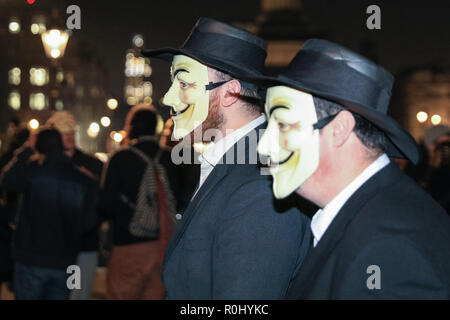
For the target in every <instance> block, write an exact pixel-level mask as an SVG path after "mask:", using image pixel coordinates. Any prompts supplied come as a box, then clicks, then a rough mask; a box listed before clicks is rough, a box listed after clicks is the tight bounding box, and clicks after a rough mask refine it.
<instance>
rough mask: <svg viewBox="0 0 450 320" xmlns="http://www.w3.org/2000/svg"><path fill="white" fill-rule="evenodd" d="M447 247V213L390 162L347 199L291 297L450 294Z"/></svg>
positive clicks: (309, 257) (434, 296)
mask: <svg viewBox="0 0 450 320" xmlns="http://www.w3.org/2000/svg"><path fill="white" fill-rule="evenodd" d="M449 246H450V219H449V217H448V215H447V214H446V212H445V211H444V210H443V209H442V208H441V207H440V206H439V205H438V204H437V203H436V202H435V201H434V200H433V199H432V198H431V197H430V196H429V195H428V194H427V193H425V192H424V191H423V190H422V189H421V188H420V187H419V186H418V185H416V184H415V183H414V182H413V181H412V180H411V179H410V178H409V177H407V176H406V175H404V174H403V173H402V172H401V171H400V170H399V169H398V167H397V166H396V165H395V164H394V163H391V164H389V165H388V166H386V167H385V168H383V169H382V170H380V171H379V172H377V173H376V174H375V175H374V176H373V177H371V178H370V179H369V180H368V181H367V182H366V183H365V184H364V185H363V186H362V187H361V188H360V189H358V190H357V191H356V192H355V193H354V194H353V195H352V196H351V197H350V199H349V200H348V201H347V202H346V203H345V204H344V206H343V207H342V209H341V210H340V211H339V213H338V214H337V216H336V217H335V218H334V220H333V221H332V223H331V224H330V226H329V228H328V229H327V231H326V232H325V234H324V235H323V237H322V238H321V240H320V241H319V242H318V244H317V246H316V247H315V248H313V249H311V250H310V252H309V253H308V255H307V257H306V258H305V260H304V263H303V265H302V267H301V268H300V270H299V272H298V273H297V275H296V277H295V279H294V280H293V281H292V283H291V285H290V288H289V292H288V294H287V298H288V299H449V298H450V248H449ZM371 266H376V267H371ZM377 267H379V270H378V271H379V272H378V271H373V270H374V269H372V268H377ZM378 276H379V278H378V279H379V280H380V282H379V285H380V286H379V287H380V289H377V288H376V287H375V288H373V285H374V284H376V282H375V279H376V278H375V277H378ZM368 283H369V286H368ZM369 287H371V288H372V289H369Z"/></svg>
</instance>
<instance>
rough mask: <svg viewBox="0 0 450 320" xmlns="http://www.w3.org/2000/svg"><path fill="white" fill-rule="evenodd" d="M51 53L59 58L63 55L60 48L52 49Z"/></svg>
mask: <svg viewBox="0 0 450 320" xmlns="http://www.w3.org/2000/svg"><path fill="white" fill-rule="evenodd" d="M50 55H51V56H52V58H55V59H56V58H58V57H59V56H60V55H61V51H59V49H52V50H51V51H50Z"/></svg>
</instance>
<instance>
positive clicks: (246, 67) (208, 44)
mask: <svg viewBox="0 0 450 320" xmlns="http://www.w3.org/2000/svg"><path fill="white" fill-rule="evenodd" d="M142 54H143V55H145V56H148V57H153V58H158V59H163V60H168V61H172V59H173V57H174V56H175V55H186V56H189V57H191V58H193V59H196V60H198V61H199V62H201V63H202V64H205V65H208V66H211V67H213V68H215V69H218V70H220V71H223V72H225V73H228V74H230V75H231V76H233V77H236V78H238V77H239V76H242V75H244V76H255V75H260V74H261V72H262V71H263V68H264V61H265V59H266V56H267V44H266V42H265V41H264V40H263V39H261V38H259V37H258V36H256V35H254V34H252V33H250V32H248V31H245V30H243V29H239V28H236V27H233V26H230V25H228V24H225V23H223V22H220V21H217V20H214V19H210V18H200V19H198V21H197V23H196V24H195V26H194V28H193V29H192V31H191V33H190V34H189V36H188V38H187V39H186V41H185V42H184V44H183V45H182V46H181V48H161V49H153V50H142Z"/></svg>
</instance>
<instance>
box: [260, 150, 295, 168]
mask: <svg viewBox="0 0 450 320" xmlns="http://www.w3.org/2000/svg"><path fill="white" fill-rule="evenodd" d="M293 155H294V152H291V154H290V155H289V156H288V157H287V158H286V159H284V160H282V161H279V162H276V161H272V159H271V158H270V157H269V158H268V159H267V165H268V166H269V167H276V166H281V165H282V164H285V163H286V162H288V161H289V159H291V158H292V156H293Z"/></svg>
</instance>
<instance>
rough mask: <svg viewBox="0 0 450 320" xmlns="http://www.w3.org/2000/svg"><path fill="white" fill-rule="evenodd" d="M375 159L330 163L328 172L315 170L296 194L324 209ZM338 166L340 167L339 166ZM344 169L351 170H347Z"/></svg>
mask: <svg viewBox="0 0 450 320" xmlns="http://www.w3.org/2000/svg"><path fill="white" fill-rule="evenodd" d="M375 160H376V159H364V158H360V159H352V160H350V163H349V161H347V163H345V164H344V165H342V164H343V163H344V162H342V161H336V162H334V163H332V168H328V170H320V169H319V170H317V171H316V172H315V173H314V174H313V175H312V176H311V178H310V179H308V180H307V181H306V182H305V183H304V184H303V186H302V187H301V188H300V189H299V190H298V193H299V194H300V195H301V196H303V197H305V198H307V199H309V200H310V201H312V202H314V203H315V204H317V205H318V206H319V207H321V208H324V207H325V206H326V205H327V204H328V203H330V202H331V201H332V200H333V199H334V198H335V197H336V196H337V195H338V194H339V193H340V192H341V191H342V190H344V189H345V187H347V186H348V185H349V184H350V183H351V182H352V181H353V180H355V179H356V178H357V177H358V176H359V175H360V174H361V173H362V172H363V171H364V170H365V169H366V168H367V167H368V166H370V165H371V164H372V163H373V162H374V161H375ZM339 164H340V165H339ZM346 168H351V169H347V170H346Z"/></svg>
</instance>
